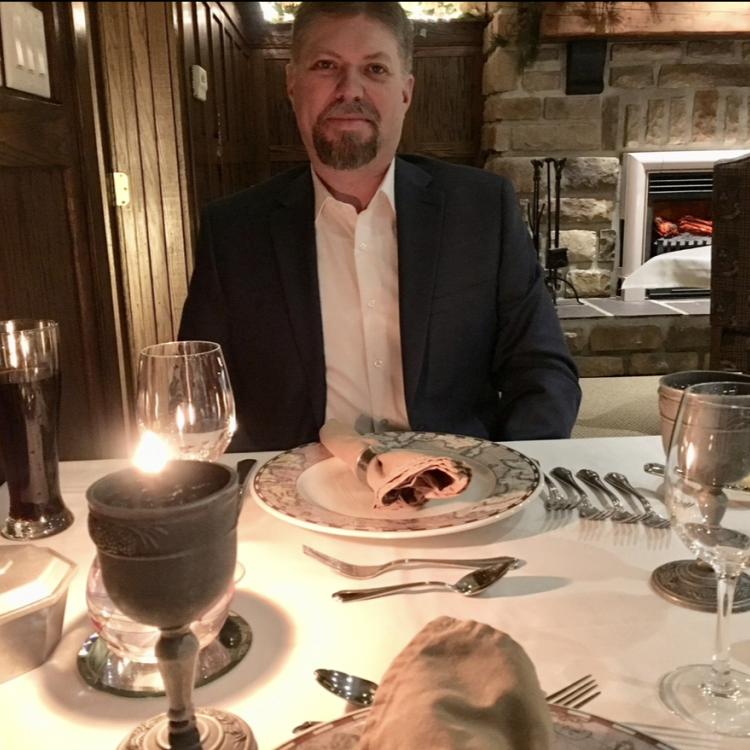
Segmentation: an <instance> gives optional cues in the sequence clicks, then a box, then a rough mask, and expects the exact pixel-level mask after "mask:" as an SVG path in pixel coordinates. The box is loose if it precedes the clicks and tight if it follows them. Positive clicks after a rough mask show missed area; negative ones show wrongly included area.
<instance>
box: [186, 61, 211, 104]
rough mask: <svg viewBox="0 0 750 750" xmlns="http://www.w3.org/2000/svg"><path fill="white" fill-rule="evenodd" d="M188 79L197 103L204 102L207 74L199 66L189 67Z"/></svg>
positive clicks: (206, 89) (206, 91)
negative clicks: (189, 78) (190, 81)
mask: <svg viewBox="0 0 750 750" xmlns="http://www.w3.org/2000/svg"><path fill="white" fill-rule="evenodd" d="M190 77H191V80H192V86H193V96H194V97H195V98H196V99H198V101H201V102H205V101H206V94H207V93H208V73H207V72H206V69H205V68H201V66H200V65H191V66H190Z"/></svg>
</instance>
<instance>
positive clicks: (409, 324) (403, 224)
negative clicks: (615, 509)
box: [179, 156, 580, 450]
mask: <svg viewBox="0 0 750 750" xmlns="http://www.w3.org/2000/svg"><path fill="white" fill-rule="evenodd" d="M395 194H396V206H397V209H396V211H397V234H398V264H399V267H398V278H399V305H400V308H399V312H400V326H401V348H402V357H403V368H404V388H405V397H406V408H407V412H408V416H409V423H410V425H411V427H412V429H415V430H431V431H437V432H450V433H456V434H465V435H474V436H477V437H482V438H489V439H491V440H524V439H536V438H553V437H567V436H568V435H569V434H570V430H571V428H572V426H573V423H574V421H575V418H576V414H577V412H578V405H579V401H580V389H579V387H578V377H577V372H576V368H575V365H574V364H573V361H572V359H571V357H570V355H569V353H568V349H567V346H566V344H565V341H564V338H563V335H562V332H561V329H560V324H559V321H558V319H557V315H556V313H555V310H554V307H553V305H552V301H551V299H550V295H549V293H548V292H547V290H546V288H545V286H544V283H543V276H542V270H541V268H540V267H539V264H538V262H537V258H536V253H535V251H534V248H533V246H532V244H531V241H530V237H529V232H528V230H527V228H526V226H525V224H524V223H523V221H522V219H521V216H520V211H519V208H518V204H517V200H516V197H515V193H514V191H513V188H512V186H511V185H510V183H509V182H508V181H507V180H505V179H503V178H501V177H498V176H496V175H493V174H490V173H489V172H485V171H483V170H480V169H474V168H471V167H464V166H458V165H454V164H450V163H447V162H442V161H436V160H434V159H428V158H424V157H416V156H413V157H398V158H397V159H396V172H395ZM179 336H180V338H181V339H203V340H210V341H216V342H218V343H219V344H221V346H222V348H223V350H224V354H225V357H226V359H227V366H228V368H229V373H230V377H231V380H232V386H233V389H234V393H235V400H236V404H237V417H238V423H239V429H238V433H237V435H236V436H235V440H234V441H233V443H232V449H233V450H272V449H286V448H290V447H293V446H296V445H300V444H302V443H306V442H310V441H314V440H317V439H318V430H319V428H320V426H321V425H322V424H323V422H324V419H325V401H326V382H325V360H324V350H323V329H322V322H321V313H320V298H319V291H318V274H317V262H316V255H315V225H314V192H313V185H312V178H311V174H310V168H309V166H304V167H299V168H296V169H293V170H290V171H289V172H286V173H284V174H281V175H279V176H277V177H274V178H272V179H271V180H269V181H268V182H265V183H263V184H260V185H256V186H254V187H252V188H250V189H248V190H244V191H242V192H240V193H238V194H236V195H234V196H230V197H228V198H224V199H222V200H219V201H217V202H215V203H212V204H211V205H209V206H208V207H207V208H206V210H205V211H204V213H203V216H202V221H201V231H200V238H199V242H198V250H197V257H196V265H195V270H194V273H193V277H192V280H191V283H190V290H189V293H188V298H187V301H186V303H185V308H184V310H183V315H182V323H181V326H180V333H179Z"/></svg>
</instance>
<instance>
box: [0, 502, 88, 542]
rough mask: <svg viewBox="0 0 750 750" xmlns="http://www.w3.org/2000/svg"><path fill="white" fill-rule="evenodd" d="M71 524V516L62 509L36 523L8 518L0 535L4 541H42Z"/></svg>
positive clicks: (65, 509) (66, 510)
mask: <svg viewBox="0 0 750 750" xmlns="http://www.w3.org/2000/svg"><path fill="white" fill-rule="evenodd" d="M72 523H73V514H72V513H71V512H70V511H69V510H68V509H67V508H63V509H62V510H61V511H58V512H57V513H55V514H54V515H51V516H42V517H41V518H39V519H37V520H36V521H21V520H17V519H15V518H13V517H12V516H8V517H7V518H6V519H5V523H4V524H3V526H2V528H0V534H2V535H3V536H4V537H5V538H6V539H13V540H14V541H24V540H27V539H43V538H44V537H46V536H52V535H53V534H59V533H60V532H61V531H65V529H67V528H68V526H70V525H71V524H72Z"/></svg>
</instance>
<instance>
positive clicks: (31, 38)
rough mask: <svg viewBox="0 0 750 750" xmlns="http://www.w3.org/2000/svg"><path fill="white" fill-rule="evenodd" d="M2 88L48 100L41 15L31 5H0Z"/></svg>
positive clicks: (47, 80)
mask: <svg viewBox="0 0 750 750" xmlns="http://www.w3.org/2000/svg"><path fill="white" fill-rule="evenodd" d="M0 25H1V26H2V29H3V36H2V43H3V60H4V63H5V85H6V86H8V87H9V88H12V89H17V90H19V91H25V92H27V93H29V94H37V95H38V96H44V97H47V98H49V95H50V90H49V67H48V65H47V43H46V39H45V36H44V15H43V14H42V11H40V10H37V9H36V8H35V7H34V6H33V5H32V4H31V3H8V2H0Z"/></svg>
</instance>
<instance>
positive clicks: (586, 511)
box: [550, 466, 612, 521]
mask: <svg viewBox="0 0 750 750" xmlns="http://www.w3.org/2000/svg"><path fill="white" fill-rule="evenodd" d="M550 474H552V476H553V477H554V478H555V479H557V480H558V481H559V482H562V483H563V484H566V485H568V487H570V488H571V489H572V490H573V491H574V492H575V493H576V502H577V508H578V515H579V516H580V517H581V518H585V519H587V520H589V521H604V520H605V519H607V518H609V517H610V516H611V515H612V509H611V508H608V509H607V510H599V509H598V508H595V507H594V506H593V505H592V504H591V503H590V502H589V500H588V498H587V497H586V493H585V492H584V491H583V490H582V489H581V486H580V485H579V484H578V482H576V480H575V479H574V478H573V475H572V474H571V473H570V471H569V470H568V469H566V468H565V467H564V466H555V468H554V469H552V471H551V472H550Z"/></svg>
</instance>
